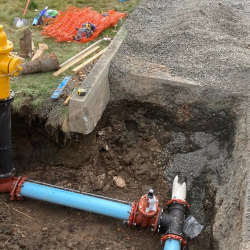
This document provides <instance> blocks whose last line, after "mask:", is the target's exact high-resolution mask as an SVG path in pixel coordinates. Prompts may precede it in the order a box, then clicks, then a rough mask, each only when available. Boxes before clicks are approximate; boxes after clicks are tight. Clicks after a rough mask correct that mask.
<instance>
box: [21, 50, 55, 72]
mask: <svg viewBox="0 0 250 250" xmlns="http://www.w3.org/2000/svg"><path fill="white" fill-rule="evenodd" d="M22 67H23V70H22V72H21V73H22V75H28V74H33V73H39V72H47V71H55V70H58V69H59V68H60V67H59V62H58V59H57V57H56V55H55V54H54V53H50V54H48V55H46V56H43V57H40V58H38V59H36V60H35V61H30V62H26V63H23V64H22Z"/></svg>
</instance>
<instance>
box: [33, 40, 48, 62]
mask: <svg viewBox="0 0 250 250" xmlns="http://www.w3.org/2000/svg"><path fill="white" fill-rule="evenodd" d="M46 49H48V45H47V44H46V43H39V49H38V50H37V51H36V53H35V55H34V56H33V57H32V59H31V61H34V60H36V59H38V58H39V57H41V56H42V54H43V52H44V50H46Z"/></svg>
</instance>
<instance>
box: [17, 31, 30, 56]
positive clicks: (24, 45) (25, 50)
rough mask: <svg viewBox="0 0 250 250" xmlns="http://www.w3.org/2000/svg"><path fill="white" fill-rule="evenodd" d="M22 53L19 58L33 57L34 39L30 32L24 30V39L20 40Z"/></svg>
mask: <svg viewBox="0 0 250 250" xmlns="http://www.w3.org/2000/svg"><path fill="white" fill-rule="evenodd" d="M19 46H20V52H19V56H20V57H23V58H27V57H29V55H32V37H31V31H30V30H24V32H23V37H21V38H20V40H19Z"/></svg>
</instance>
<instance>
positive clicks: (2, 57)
mask: <svg viewBox="0 0 250 250" xmlns="http://www.w3.org/2000/svg"><path fill="white" fill-rule="evenodd" d="M12 49H13V43H12V42H10V41H8V40H7V35H6V33H5V32H4V31H3V25H1V24H0V99H8V98H9V97H10V77H11V76H18V75H19V73H20V71H22V67H21V61H20V59H17V58H14V57H12V56H11V55H9V52H10V51H12Z"/></svg>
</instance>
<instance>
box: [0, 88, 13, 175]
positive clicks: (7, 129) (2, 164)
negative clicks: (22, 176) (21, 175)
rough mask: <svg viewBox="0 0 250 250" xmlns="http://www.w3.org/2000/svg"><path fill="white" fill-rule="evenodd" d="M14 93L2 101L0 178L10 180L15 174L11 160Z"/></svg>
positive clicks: (0, 118)
mask: <svg viewBox="0 0 250 250" xmlns="http://www.w3.org/2000/svg"><path fill="white" fill-rule="evenodd" d="M13 101H14V92H12V91H11V94H10V97H9V98H7V99H0V178H8V177H11V176H12V175H14V174H15V167H14V166H13V164H12V158H11V105H10V104H11V103H12V102H13Z"/></svg>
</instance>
